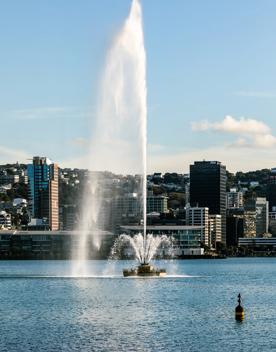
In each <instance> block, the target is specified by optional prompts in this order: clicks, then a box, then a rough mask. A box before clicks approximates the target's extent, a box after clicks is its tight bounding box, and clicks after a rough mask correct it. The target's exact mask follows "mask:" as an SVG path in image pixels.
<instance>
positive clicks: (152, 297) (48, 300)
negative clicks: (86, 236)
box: [0, 258, 276, 352]
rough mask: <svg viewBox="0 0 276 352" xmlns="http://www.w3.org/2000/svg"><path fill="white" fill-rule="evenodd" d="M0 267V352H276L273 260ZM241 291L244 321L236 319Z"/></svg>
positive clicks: (42, 263)
mask: <svg viewBox="0 0 276 352" xmlns="http://www.w3.org/2000/svg"><path fill="white" fill-rule="evenodd" d="M74 265H75V263H74V262H70V261H0V351H1V352H3V351H9V352H12V351H16V352H17V351H24V352H28V351H35V352H39V351H99V352H100V351H135V352H136V351H143V352H145V351H158V352H162V351H225V352H227V351H231V352H233V351H276V259H274V258H238V259H234V258H233V259H222V260H185V261H184V260H183V261H168V262H156V265H158V266H159V267H166V269H167V272H168V274H169V275H168V277H166V278H136V279H133V278H123V277H122V269H123V268H125V267H131V266H134V265H135V263H134V262H129V261H119V262H107V261H89V262H88V263H86V265H87V272H88V276H87V277H82V278H77V277H70V275H71V271H72V266H74ZM238 293H241V295H242V298H243V306H244V308H245V320H244V321H243V322H242V323H240V322H236V321H235V317H234V309H235V306H236V298H237V295H238Z"/></svg>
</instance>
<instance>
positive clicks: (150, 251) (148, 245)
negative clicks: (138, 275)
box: [110, 233, 174, 264]
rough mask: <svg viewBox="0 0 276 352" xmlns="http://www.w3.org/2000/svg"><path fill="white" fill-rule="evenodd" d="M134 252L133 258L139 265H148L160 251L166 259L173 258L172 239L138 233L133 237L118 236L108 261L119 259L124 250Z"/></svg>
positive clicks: (164, 236)
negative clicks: (130, 249)
mask: <svg viewBox="0 0 276 352" xmlns="http://www.w3.org/2000/svg"><path fill="white" fill-rule="evenodd" d="M129 247H130V248H132V249H133V251H134V257H135V259H136V260H137V261H138V262H139V263H141V264H142V263H143V264H148V263H149V262H150V261H151V260H152V259H154V258H155V256H156V255H157V254H161V255H162V253H160V251H164V252H165V254H166V257H173V255H174V252H173V238H172V237H169V236H166V235H158V236H154V235H153V234H147V235H146V237H144V234H142V233H138V234H136V235H134V236H130V235H126V234H122V235H120V236H119V237H118V238H117V239H116V241H115V243H114V246H113V247H112V250H111V255H110V259H120V258H121V257H122V255H124V253H123V252H124V250H129Z"/></svg>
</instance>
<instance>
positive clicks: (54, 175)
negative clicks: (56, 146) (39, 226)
mask: <svg viewBox="0 0 276 352" xmlns="http://www.w3.org/2000/svg"><path fill="white" fill-rule="evenodd" d="M28 178H29V199H30V202H29V209H30V212H31V216H32V218H36V219H43V220H44V221H45V222H46V223H47V224H48V227H49V229H50V230H52V231H54V230H58V229H59V207H58V201H59V196H58V165H57V164H55V163H53V162H52V161H51V160H50V159H48V158H46V157H39V156H35V157H34V158H33V163H32V164H29V165H28Z"/></svg>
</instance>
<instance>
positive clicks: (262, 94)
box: [235, 90, 276, 98]
mask: <svg viewBox="0 0 276 352" xmlns="http://www.w3.org/2000/svg"><path fill="white" fill-rule="evenodd" d="M235 95H238V96H240V97H248V98H276V91H246V90H241V91H238V92H235Z"/></svg>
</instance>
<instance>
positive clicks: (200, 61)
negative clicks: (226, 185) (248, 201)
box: [0, 0, 276, 172]
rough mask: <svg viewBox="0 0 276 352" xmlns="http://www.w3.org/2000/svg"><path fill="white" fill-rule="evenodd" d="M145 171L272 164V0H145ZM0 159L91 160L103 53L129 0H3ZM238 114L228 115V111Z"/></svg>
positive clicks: (275, 131) (275, 6) (275, 108)
mask: <svg viewBox="0 0 276 352" xmlns="http://www.w3.org/2000/svg"><path fill="white" fill-rule="evenodd" d="M141 3H142V7H143V15H144V31H145V44H146V50H147V77H148V109H149V114H148V137H149V172H151V171H179V172H187V171H188V165H189V163H190V162H192V161H193V160H196V159H198V160H201V159H203V158H205V159H218V160H221V161H222V162H224V163H225V164H226V166H227V168H228V169H229V170H230V171H236V170H240V169H242V170H248V169H258V168H261V167H274V166H275V165H276V155H275V153H274V149H275V147H276V137H274V136H276V128H275V126H274V121H275V115H276V83H275V82H276V80H275V77H276V39H275V33H276V21H275V14H276V2H275V1H274V0H264V1H262V2H261V1H258V0H243V1H238V0H233V1H228V2H226V1H219V0H209V1H199V0H198V1H184V0H173V1H168V0H162V1H161V0H151V1H146V0H144V1H141ZM0 6H1V7H0V43H1V49H0V50H1V55H0V118H1V132H2V133H1V139H0V162H1V163H4V162H8V161H10V162H15V161H17V160H19V161H23V162H24V161H25V162H26V159H27V158H31V157H32V156H33V155H47V156H49V157H51V158H52V159H53V160H55V161H57V162H58V163H59V164H61V165H62V166H71V167H74V166H79V167H81V166H82V167H85V165H83V163H82V160H83V159H82V157H83V155H85V153H86V152H87V144H86V140H87V139H88V138H89V135H90V127H89V126H90V120H91V118H93V112H94V110H95V106H96V96H97V87H98V81H99V76H100V72H101V70H102V68H103V63H104V60H105V53H106V50H107V48H108V47H109V45H110V43H111V41H112V38H113V35H114V33H115V32H116V31H117V30H118V29H119V28H120V26H121V24H122V22H123V21H124V19H125V17H126V16H127V15H128V11H129V7H130V0H97V1H96V0H79V1H73V0H59V1H54V0H48V1H36V0H26V1H21V0H9V1H4V0H0ZM226 116H230V118H229V117H228V118H225V117H226Z"/></svg>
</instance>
